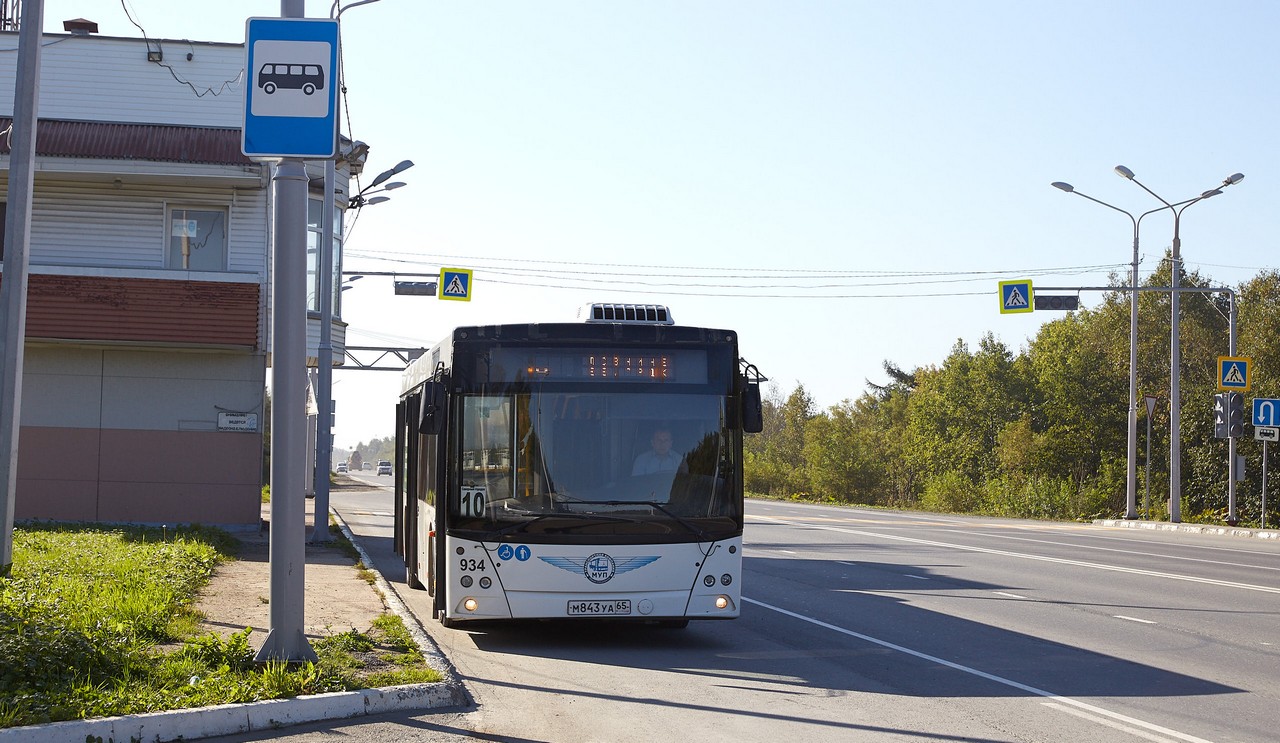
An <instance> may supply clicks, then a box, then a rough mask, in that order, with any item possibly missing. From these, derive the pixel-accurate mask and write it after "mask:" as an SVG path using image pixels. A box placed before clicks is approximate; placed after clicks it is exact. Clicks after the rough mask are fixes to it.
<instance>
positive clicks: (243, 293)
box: [0, 274, 261, 349]
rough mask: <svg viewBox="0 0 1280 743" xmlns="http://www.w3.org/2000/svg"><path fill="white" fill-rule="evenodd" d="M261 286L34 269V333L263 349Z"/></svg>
mask: <svg viewBox="0 0 1280 743" xmlns="http://www.w3.org/2000/svg"><path fill="white" fill-rule="evenodd" d="M2 281H3V276H2V275H0V282H2ZM260 291H261V286H260V285H258V284H237V283H219V282H206V281H163V280H158V279H131V278H119V277H90V276H61V275H51V274H32V275H31V276H29V277H28V287H27V337H28V338H39V339H45V340H49V339H66V340H81V341H133V342H142V343H171V344H176V345H182V346H199V345H216V346H239V347H242V348H245V349H256V348H257V347H258V327H259V323H258V311H259V302H258V299H259V292H260Z"/></svg>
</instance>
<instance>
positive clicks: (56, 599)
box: [0, 524, 440, 727]
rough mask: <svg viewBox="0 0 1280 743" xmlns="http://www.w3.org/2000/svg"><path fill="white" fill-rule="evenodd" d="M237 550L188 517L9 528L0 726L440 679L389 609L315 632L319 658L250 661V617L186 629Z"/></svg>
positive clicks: (0, 623) (0, 615)
mask: <svg viewBox="0 0 1280 743" xmlns="http://www.w3.org/2000/svg"><path fill="white" fill-rule="evenodd" d="M235 548H236V544H235V540H234V539H233V538H231V537H230V536H228V535H227V534H225V533H224V532H221V531H218V530H216V529H205V528H199V527H195V528H180V529H176V530H175V529H164V528H143V527H136V528H126V527H115V526H101V525H59V524H40V525H25V526H23V527H20V528H18V529H15V531H14V563H13V572H12V575H11V577H10V578H9V579H8V580H0V726H3V727H11V726H16V725H29V724H36V723H43V722H53V721H58V720H71V719H80V718H86V717H98V716H107V715H122V714H133V713H138V712H156V711H161V710H169V709H181V708H186V707H199V706H205V705H211V704H225V703H230V702H250V701H258V700H263V699H279V698H284V697H290V696H297V695H299V694H315V693H321V692H327V691H342V690H350V689H359V688H368V687H372V686H386V685H392V684H402V683H428V682H433V681H438V680H440V676H439V674H438V673H436V672H435V671H434V670H433V669H431V668H430V667H428V666H427V665H426V664H425V663H424V662H423V660H422V656H421V654H420V653H419V651H418V649H417V648H416V646H415V645H414V643H413V641H412V640H411V639H410V637H409V634H408V631H407V630H406V629H405V627H404V625H403V623H402V622H401V621H400V618H399V617H397V616H394V615H389V614H388V615H384V616H382V617H379V618H378V620H376V621H375V622H374V625H373V626H372V627H370V628H369V629H368V630H367V631H363V632H362V631H359V630H356V629H352V630H350V631H348V632H343V633H340V634H334V635H332V636H330V637H327V638H323V639H321V640H318V641H316V642H314V643H313V647H314V648H315V650H316V654H317V655H318V656H319V659H320V660H319V662H318V663H306V664H300V665H298V664H295V665H287V664H284V663H268V664H265V665H261V664H255V663H254V661H253V655H254V653H253V648H252V647H251V646H250V643H249V633H250V630H248V629H245V630H244V631H242V632H239V633H236V634H234V635H231V636H230V637H228V638H225V639H224V638H221V637H218V636H216V635H213V634H206V635H203V636H199V635H197V634H196V633H197V631H198V629H197V628H198V627H199V619H200V617H199V616H198V615H197V614H196V612H195V611H194V610H193V609H192V605H191V602H192V601H193V600H194V597H195V596H196V594H197V592H198V591H199V589H200V588H201V587H202V586H204V585H205V584H206V583H207V582H208V581H209V579H210V577H211V576H212V575H213V571H214V569H215V568H216V567H217V565H218V564H219V563H220V562H222V561H224V560H227V559H231V557H232V556H233V555H234V553H235ZM174 643H181V644H180V645H179V646H178V648H177V649H176V650H174V649H171V648H172V647H173V644H174ZM162 647H167V648H170V649H167V650H166V649H162Z"/></svg>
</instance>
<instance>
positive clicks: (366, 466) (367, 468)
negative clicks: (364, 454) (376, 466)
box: [363, 462, 373, 472]
mask: <svg viewBox="0 0 1280 743" xmlns="http://www.w3.org/2000/svg"><path fill="white" fill-rule="evenodd" d="M363 469H364V471H365V472H373V462H365V463H364V467H363Z"/></svg>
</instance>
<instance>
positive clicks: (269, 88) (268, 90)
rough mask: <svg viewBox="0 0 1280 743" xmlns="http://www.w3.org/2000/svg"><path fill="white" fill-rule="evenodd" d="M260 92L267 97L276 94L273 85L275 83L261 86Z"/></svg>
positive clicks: (274, 85)
mask: <svg viewBox="0 0 1280 743" xmlns="http://www.w3.org/2000/svg"><path fill="white" fill-rule="evenodd" d="M262 92H263V93H266V94H267V95H271V94H272V93H274V92H276V84H275V83H267V84H266V85H263V86H262Z"/></svg>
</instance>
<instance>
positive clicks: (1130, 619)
mask: <svg viewBox="0 0 1280 743" xmlns="http://www.w3.org/2000/svg"><path fill="white" fill-rule="evenodd" d="M1111 616H1112V617H1113V618H1115V619H1123V620H1125V621H1126V622H1137V623H1138V624H1159V622H1153V621H1151V620H1150V619H1138V618H1137V617H1126V616H1125V615H1123V614H1112V615H1111Z"/></svg>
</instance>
